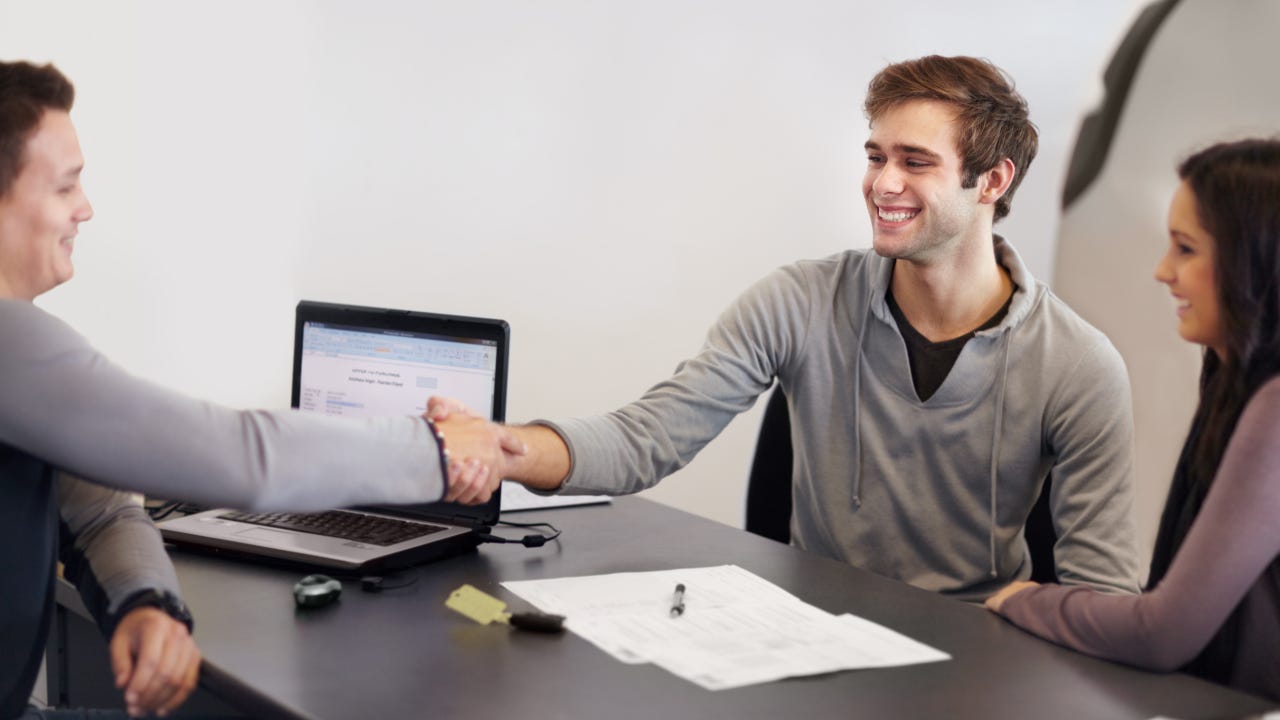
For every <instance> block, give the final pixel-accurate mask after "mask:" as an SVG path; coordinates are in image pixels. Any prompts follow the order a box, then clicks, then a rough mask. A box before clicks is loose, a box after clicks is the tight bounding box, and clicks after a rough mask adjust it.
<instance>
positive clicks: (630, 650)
mask: <svg viewBox="0 0 1280 720" xmlns="http://www.w3.org/2000/svg"><path fill="white" fill-rule="evenodd" d="M502 585H503V587H505V588H507V589H508V590H510V591H511V592H513V593H515V594H516V595H518V596H520V597H521V598H522V599H524V600H526V601H527V602H529V603H531V604H532V605H534V606H535V607H537V608H538V609H539V610H542V611H543V612H549V613H555V614H557V615H564V616H565V617H566V618H567V619H566V621H565V626H566V627H567V628H569V629H570V630H572V631H573V632H575V633H577V634H578V635H579V636H581V637H582V638H584V639H586V640H588V641H589V642H591V643H593V644H595V645H596V646H597V647H599V648H600V649H601V650H604V651H605V652H607V653H609V654H610V655H612V656H613V657H615V658H617V659H618V660H620V661H622V662H625V663H646V662H651V663H654V664H655V665H657V666H659V667H661V668H663V669H665V670H667V671H669V672H671V673H674V674H676V675H679V676H680V677H682V678H684V679H686V680H689V681H690V682H693V683H696V684H698V685H701V686H702V687H704V688H706V689H708V690H724V689H728V688H735V687H742V686H744V685H753V684H756V683H763V682H770V681H772V680H780V679H782V678H787V677H797V676H802V675H816V674H821V673H829V672H835V671H837V670H853V669H858V668H875V667H893V666H898V665H914V664H917V663H926V662H937V661H940V660H949V659H950V658H951V656H950V655H947V654H946V653H944V652H941V651H939V650H935V649H934V648H931V647H929V646H927V645H924V644H922V643H919V642H916V641H915V640H912V639H911V638H908V637H906V636H905V635H902V634H900V633H896V632H894V631H892V630H890V629H888V628H886V627H883V626H881V625H877V624H875V623H873V622H870V621H867V620H864V619H862V618H859V617H856V616H853V615H848V614H846V615H832V614H831V613H828V612H826V611H824V610H821V609H819V608H816V607H814V606H812V605H809V604H808V603H805V602H802V601H801V600H800V599H799V598H797V597H796V596H794V595H792V594H791V593H788V592H786V591H785V590H783V589H782V588H780V587H778V586H777V585H774V584H773V583H770V582H768V581H766V580H764V579H763V578H760V577H758V576H756V575H753V574H752V573H749V572H747V571H746V570H743V569H742V568H740V567H738V566H736V565H721V566H717V567H707V568H688V569H681V570H659V571H654V572H639V573H616V574H612V575H593V576H587V577H570V578H557V579H551V580H520V581H511V582H504V583H502ZM676 585H683V586H684V592H683V593H682V597H681V598H680V599H679V602H680V603H681V604H682V606H683V609H682V611H681V612H680V613H678V614H677V613H674V612H673V611H672V606H673V603H674V602H676V598H675V588H676Z"/></svg>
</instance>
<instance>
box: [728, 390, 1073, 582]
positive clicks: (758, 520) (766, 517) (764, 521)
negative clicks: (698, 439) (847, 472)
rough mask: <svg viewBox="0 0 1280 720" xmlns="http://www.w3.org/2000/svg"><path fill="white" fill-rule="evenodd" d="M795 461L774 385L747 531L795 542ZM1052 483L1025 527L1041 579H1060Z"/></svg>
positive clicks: (755, 463) (751, 484) (782, 399)
mask: <svg viewBox="0 0 1280 720" xmlns="http://www.w3.org/2000/svg"><path fill="white" fill-rule="evenodd" d="M793 461H794V458H793V456H792V454H791V417H790V415H788V412H787V397H786V395H783V393H782V388H781V387H776V388H775V389H774V391H773V393H772V394H770V396H769V402H768V404H767V405H765V409H764V420H762V421H761V423H760V436H759V439H758V440H756V452H755V457H754V458H753V459H752V461H751V475H750V477H749V478H748V480H747V521H746V527H747V531H748V532H753V533H755V534H756V535H762V536H764V537H767V538H769V539H770V540H777V541H778V542H784V543H789V542H791V473H792V465H793ZM1050 485H1051V481H1050V480H1048V479H1046V480H1045V483H1044V488H1043V489H1042V490H1041V491H1040V497H1039V498H1038V499H1037V500H1036V504H1035V505H1034V506H1033V507H1032V508H1031V513H1030V514H1029V515H1028V516H1027V524H1026V527H1025V529H1024V531H1023V532H1024V535H1025V536H1026V538H1027V545H1028V547H1029V548H1030V550H1031V579H1032V580H1035V581H1036V582H1042V583H1043V582H1057V581H1058V575H1057V570H1056V568H1055V566H1054V564H1053V545H1054V543H1056V542H1057V541H1058V534H1057V533H1056V532H1054V529H1053V516H1052V514H1051V513H1050V512H1049V492H1050Z"/></svg>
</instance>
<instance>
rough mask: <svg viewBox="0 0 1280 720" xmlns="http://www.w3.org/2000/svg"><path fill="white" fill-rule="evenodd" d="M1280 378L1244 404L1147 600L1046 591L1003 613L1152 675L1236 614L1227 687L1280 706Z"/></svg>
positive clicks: (1033, 592) (1191, 653)
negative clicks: (1177, 544) (1279, 430)
mask: <svg viewBox="0 0 1280 720" xmlns="http://www.w3.org/2000/svg"><path fill="white" fill-rule="evenodd" d="M1277 428H1280V378H1274V379H1272V380H1270V381H1268V382H1267V383H1266V384H1265V385H1263V386H1262V388H1260V389H1259V391H1258V392H1257V393H1256V394H1255V395H1254V397H1253V398H1252V399H1251V400H1250V401H1249V404H1248V406H1247V407H1246V408H1245V411H1244V413H1243V414H1242V415H1241V417H1240V421H1239V423H1237V425H1236V430H1235V433H1234V434H1233V435H1232V436H1231V441H1230V443H1228V445H1227V449H1226V452H1225V453H1224V454H1223V457H1222V463H1221V464H1220V465H1219V467H1218V474H1217V475H1216V476H1214V480H1213V486H1212V487H1211V488H1210V489H1209V494H1208V496H1207V497H1206V498H1205V502H1204V506H1203V507H1202V508H1201V510H1200V514H1199V515H1198V516H1197V517H1196V519H1195V521H1194V523H1193V524H1192V526H1191V530H1190V531H1189V532H1188V533H1187V539H1186V541H1185V542H1184V543H1183V545H1182V547H1181V548H1179V550H1178V553H1177V555H1176V556H1175V557H1174V558H1173V562H1172V563H1171V564H1170V566H1169V572H1168V573H1167V574H1166V575H1165V577H1164V578H1163V579H1162V580H1161V581H1160V584H1159V585H1158V586H1157V587H1156V588H1155V589H1154V590H1152V591H1151V592H1149V593H1146V594H1144V595H1140V596H1137V597H1117V596H1108V595H1101V594H1098V593H1093V592H1089V591H1088V590H1087V589H1085V588H1066V587H1060V586H1057V585H1044V586H1040V587H1037V588H1033V589H1030V590H1024V591H1023V592H1020V593H1018V594H1016V595H1014V596H1013V597H1011V598H1009V600H1007V601H1006V602H1005V604H1004V606H1003V607H1002V608H1001V613H1002V614H1003V615H1005V616H1006V617H1008V618H1009V619H1010V620H1012V621H1013V622H1014V623H1016V624H1017V625H1019V626H1020V627H1023V628H1026V629H1027V630H1030V631H1031V632H1033V633H1035V634H1037V635H1040V636H1042V637H1045V638H1048V639H1050V640H1053V641H1054V642H1057V643H1059V644H1062V645H1066V646H1067V647H1070V648H1074V649H1076V650H1080V651H1082V652H1086V653H1089V654H1091V655H1098V656H1100V657H1104V658H1108V659H1111V660H1119V661H1121V662H1125V663H1129V664H1131V665H1138V666H1141V667H1146V668H1152V669H1156V670H1173V669H1175V668H1178V667H1181V666H1183V665H1185V664H1186V663H1188V662H1190V661H1191V660H1192V659H1193V658H1194V657H1195V656H1196V655H1197V654H1199V653H1200V651H1201V650H1202V649H1204V647H1205V645H1206V644H1208V642H1209V640H1210V639H1211V638H1212V637H1213V635H1214V634H1215V633H1216V632H1217V631H1218V628H1220V627H1221V626H1222V624H1223V623H1224V622H1225V621H1226V619H1227V617H1228V616H1229V615H1230V614H1231V612H1232V611H1234V610H1235V609H1236V608H1237V607H1240V608H1242V613H1241V627H1240V630H1239V639H1240V645H1239V646H1238V648H1237V649H1236V654H1235V662H1234V665H1233V667H1232V668H1231V672H1230V684H1231V685H1232V686H1234V687H1237V688H1239V689H1241V690H1246V691H1249V692H1253V693H1257V694H1260V695H1263V696H1266V697H1268V698H1271V699H1272V700H1277V701H1280V520H1278V518H1280V434H1277Z"/></svg>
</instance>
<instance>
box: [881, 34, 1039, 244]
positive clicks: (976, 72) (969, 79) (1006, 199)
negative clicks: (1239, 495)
mask: <svg viewBox="0 0 1280 720" xmlns="http://www.w3.org/2000/svg"><path fill="white" fill-rule="evenodd" d="M912 100H933V101H937V102H944V103H948V104H950V105H952V106H953V107H955V109H956V113H957V114H956V121H957V122H958V123H959V131H958V132H957V137H958V138H959V143H960V147H958V148H956V149H957V150H958V151H959V153H960V159H961V163H962V167H961V171H962V172H963V173H964V177H963V178H962V182H961V187H965V188H971V187H973V186H974V185H975V184H976V183H977V182H978V176H979V175H981V174H982V173H984V172H986V171H988V170H990V169H991V168H993V167H995V166H996V165H997V164H999V162H1000V161H1001V160H1004V159H1005V158H1009V159H1010V160H1012V161H1013V167H1014V175H1013V182H1012V183H1010V184H1009V189H1008V191H1006V192H1005V194H1004V195H1003V196H1001V197H1000V199H999V200H997V201H996V208H995V211H996V212H995V219H996V220H999V219H1000V218H1003V217H1004V216H1006V215H1008V214H1009V209H1010V207H1011V206H1012V204H1013V193H1014V191H1015V190H1017V189H1018V185H1020V184H1021V183H1022V178H1024V177H1026V174H1027V170H1028V169H1029V168H1030V167H1031V161H1032V160H1034V159H1035V156H1036V149H1037V148H1038V147H1039V144H1040V136H1039V133H1038V132H1037V131H1036V126H1035V124H1034V123H1032V122H1031V119H1030V116H1029V113H1028V111H1027V101H1026V100H1025V99H1023V97H1022V95H1020V94H1018V92H1017V91H1016V90H1014V87H1013V79H1012V78H1010V77H1009V76H1008V75H1007V74H1005V72H1004V71H1003V70H1001V69H1000V68H998V67H996V66H995V65H993V64H991V63H990V62H988V61H986V60H983V59H981V58H973V57H964V56H960V57H943V56H941V55H929V56H927V57H922V58H917V59H915V60H907V61H905V62H900V63H894V64H893V65H890V66H888V67H886V68H885V69H883V70H881V71H880V72H879V73H878V74H876V76H875V77H874V78H872V79H871V84H870V85H869V86H868V87H867V100H866V102H865V103H864V104H863V110H864V111H865V112H866V114H867V119H868V120H870V121H871V122H873V123H874V122H875V121H876V118H878V117H880V116H881V115H882V114H883V113H884V112H885V111H886V110H889V109H891V108H894V107H897V106H898V105H901V104H902V103H905V102H910V101H912Z"/></svg>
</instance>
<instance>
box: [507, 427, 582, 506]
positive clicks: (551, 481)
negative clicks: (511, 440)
mask: <svg viewBox="0 0 1280 720" xmlns="http://www.w3.org/2000/svg"><path fill="white" fill-rule="evenodd" d="M510 430H511V432H512V433H514V434H515V436H516V437H517V438H519V439H520V440H522V441H523V442H524V444H525V446H526V447H527V448H528V450H527V452H525V454H524V455H522V456H508V457H507V464H506V466H505V467H504V468H503V477H505V478H507V479H508V480H515V481H517V482H519V483H521V484H523V485H527V486H528V487H530V488H533V489H535V490H555V489H557V488H559V487H560V486H561V485H563V484H564V481H565V479H566V478H567V477H568V476H569V447H568V446H567V445H565V443H564V439H563V438H561V437H560V435H559V433H557V432H556V431H555V430H552V429H551V428H549V427H547V426H545V425H513V426H510Z"/></svg>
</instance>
